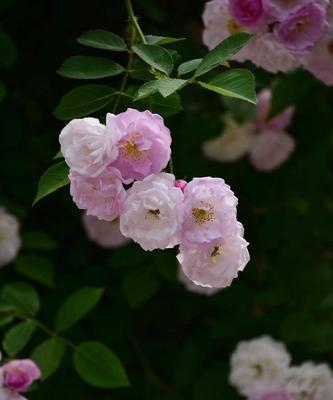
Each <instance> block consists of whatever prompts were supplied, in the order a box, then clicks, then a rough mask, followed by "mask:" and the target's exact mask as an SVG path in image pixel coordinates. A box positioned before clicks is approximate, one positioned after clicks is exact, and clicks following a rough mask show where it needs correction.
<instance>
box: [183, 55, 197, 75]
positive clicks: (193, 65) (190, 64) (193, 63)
mask: <svg viewBox="0 0 333 400" xmlns="http://www.w3.org/2000/svg"><path fill="white" fill-rule="evenodd" d="M201 62H202V58H195V59H194V60H190V61H185V62H184V63H182V64H180V66H179V67H178V75H179V76H182V75H186V74H188V73H190V72H193V71H194V70H196V69H197V68H198V66H199V65H200V63H201Z"/></svg>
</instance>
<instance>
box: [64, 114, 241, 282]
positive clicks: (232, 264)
mask: <svg viewBox="0 0 333 400" xmlns="http://www.w3.org/2000/svg"><path fill="white" fill-rule="evenodd" d="M59 140H60V144H61V151H62V154H63V156H64V158H65V160H66V163H67V164H68V165H69V167H70V173H69V178H70V182H71V187H70V191H71V195H72V197H73V200H74V202H75V203H76V205H77V206H78V207H79V208H80V209H83V210H85V211H86V214H87V215H88V216H94V217H97V218H98V219H100V220H105V221H113V220H115V219H116V218H117V217H119V220H120V231H121V233H122V235H124V236H125V237H127V238H131V239H132V240H134V241H135V242H137V243H138V244H139V245H140V246H141V247H142V248H143V249H144V250H148V251H151V250H155V249H162V250H163V249H167V248H172V247H175V246H177V245H179V246H180V247H179V249H180V251H179V254H178V256H177V258H178V261H179V262H180V264H181V265H182V269H183V272H184V273H185V275H186V276H187V277H188V278H189V279H191V281H193V282H194V283H195V284H197V285H201V286H208V287H225V286H229V285H230V284H231V282H232V280H233V279H234V278H235V277H237V275H238V272H239V271H242V270H243V269H244V267H245V265H246V264H247V262H248V261H249V254H248V251H247V246H248V243H247V242H246V241H245V239H244V237H243V234H244V229H243V226H242V224H241V223H239V222H238V221H237V208H236V206H237V198H236V197H235V195H234V193H233V192H232V191H231V189H230V187H229V186H228V185H227V184H226V183H225V182H224V180H223V179H220V178H211V177H205V178H195V179H193V180H192V181H191V182H189V183H187V182H185V181H182V180H176V178H175V176H174V175H173V174H170V173H166V172H163V169H164V168H165V167H166V166H167V164H168V162H169V159H170V156H171V135H170V131H169V129H168V128H167V127H166V126H165V124H164V121H163V118H162V117H161V116H159V115H157V114H152V113H151V112H149V111H144V112H139V111H137V110H134V109H128V110H127V111H125V112H123V113H120V114H118V115H113V114H108V115H107V117H106V125H103V124H101V123H100V122H99V120H97V119H94V118H83V119H75V120H73V121H71V122H70V123H69V124H68V125H67V126H66V127H65V128H64V129H63V130H62V132H61V134H60V138H59ZM95 237H96V236H95Z"/></svg>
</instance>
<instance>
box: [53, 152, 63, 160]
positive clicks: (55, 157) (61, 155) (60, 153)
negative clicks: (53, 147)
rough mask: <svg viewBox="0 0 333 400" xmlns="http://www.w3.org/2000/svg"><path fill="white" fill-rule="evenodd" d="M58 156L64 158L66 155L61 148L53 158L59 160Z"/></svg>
mask: <svg viewBox="0 0 333 400" xmlns="http://www.w3.org/2000/svg"><path fill="white" fill-rule="evenodd" d="M58 158H64V155H63V154H62V152H61V150H59V151H58V152H57V153H56V155H55V156H54V157H53V160H57V159H58Z"/></svg>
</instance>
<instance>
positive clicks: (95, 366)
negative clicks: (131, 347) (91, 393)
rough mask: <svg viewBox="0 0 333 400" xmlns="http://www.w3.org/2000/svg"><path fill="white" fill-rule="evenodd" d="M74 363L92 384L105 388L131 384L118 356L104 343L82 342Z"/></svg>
mask: <svg viewBox="0 0 333 400" xmlns="http://www.w3.org/2000/svg"><path fill="white" fill-rule="evenodd" d="M74 365H75V369H76V371H77V373H78V374H79V375H80V377H81V378H82V379H83V380H84V381H85V382H87V383H89V385H91V386H94V387H98V388H104V389H111V388H117V387H127V386H129V382H128V379H127V376H126V373H125V371H124V368H123V366H122V364H121V362H120V361H119V359H118V357H117V356H116V355H115V354H114V353H113V352H112V351H111V350H110V349H109V348H108V347H107V346H105V345H104V344H102V343H98V342H92V341H91V342H83V343H81V344H80V345H79V347H78V348H77V349H76V351H75V353H74Z"/></svg>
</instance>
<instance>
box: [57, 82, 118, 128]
mask: <svg viewBox="0 0 333 400" xmlns="http://www.w3.org/2000/svg"><path fill="white" fill-rule="evenodd" d="M114 95H115V90H114V89H112V88H111V87H109V86H105V85H83V86H79V87H77V88H75V89H73V90H71V91H70V92H68V93H67V94H65V95H64V96H63V97H62V98H61V100H60V103H59V104H58V106H57V107H56V109H55V110H54V112H53V113H54V115H55V116H56V117H57V118H58V119H61V120H64V121H67V120H70V119H73V118H79V117H84V116H86V115H89V114H92V113H93V112H95V111H98V110H100V109H101V108H104V107H105V106H107V105H108V104H109V103H111V101H112V99H113V97H114Z"/></svg>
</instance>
